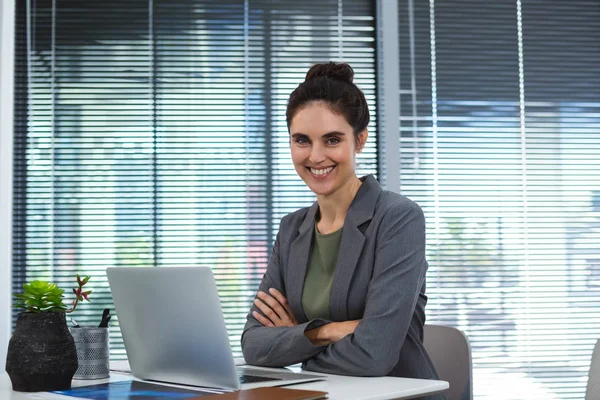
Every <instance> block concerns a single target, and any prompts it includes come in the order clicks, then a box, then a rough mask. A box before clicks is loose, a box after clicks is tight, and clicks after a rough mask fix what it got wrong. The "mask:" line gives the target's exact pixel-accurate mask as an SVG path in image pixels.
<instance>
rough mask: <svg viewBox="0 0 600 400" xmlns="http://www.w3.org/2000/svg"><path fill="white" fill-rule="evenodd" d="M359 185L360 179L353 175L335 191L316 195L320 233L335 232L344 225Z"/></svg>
mask: <svg viewBox="0 0 600 400" xmlns="http://www.w3.org/2000/svg"><path fill="white" fill-rule="evenodd" d="M360 185H362V181H361V180H360V179H358V177H356V176H355V177H354V178H353V179H350V180H349V181H348V182H347V183H346V184H345V185H344V186H342V187H340V188H339V189H338V190H337V191H336V192H335V193H332V194H330V195H328V196H317V202H318V203H319V213H320V218H319V221H318V222H317V229H318V230H319V232H320V233H323V234H327V233H331V232H335V231H337V230H338V229H340V228H341V227H342V226H344V221H345V220H346V215H347V214H348V209H349V208H350V204H352V201H353V200H354V197H355V196H356V193H357V192H358V189H359V188H360Z"/></svg>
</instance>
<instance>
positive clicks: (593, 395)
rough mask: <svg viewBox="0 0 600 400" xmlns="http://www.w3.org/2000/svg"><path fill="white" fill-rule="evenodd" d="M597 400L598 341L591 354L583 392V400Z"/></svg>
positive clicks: (599, 374)
mask: <svg viewBox="0 0 600 400" xmlns="http://www.w3.org/2000/svg"><path fill="white" fill-rule="evenodd" d="M598 399H600V340H598V341H597V342H596V346H595V347H594V351H593V352H592V362H591V363H590V372H589V374H588V383H587V389H586V391H585V400H598Z"/></svg>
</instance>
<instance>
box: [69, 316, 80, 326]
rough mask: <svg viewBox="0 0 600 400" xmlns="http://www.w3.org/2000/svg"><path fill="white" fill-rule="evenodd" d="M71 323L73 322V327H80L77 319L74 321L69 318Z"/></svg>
mask: <svg viewBox="0 0 600 400" xmlns="http://www.w3.org/2000/svg"><path fill="white" fill-rule="evenodd" d="M71 323H72V324H73V328H81V327H80V326H79V324H78V323H77V321H75V320H74V319H73V318H71Z"/></svg>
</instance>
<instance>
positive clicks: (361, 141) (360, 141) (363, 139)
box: [356, 129, 369, 154]
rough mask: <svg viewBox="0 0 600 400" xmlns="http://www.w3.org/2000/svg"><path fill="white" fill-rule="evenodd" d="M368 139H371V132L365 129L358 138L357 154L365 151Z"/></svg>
mask: <svg viewBox="0 0 600 400" xmlns="http://www.w3.org/2000/svg"><path fill="white" fill-rule="evenodd" d="M368 137H369V131H368V130H367V129H365V130H364V131H362V132H361V133H359V134H358V136H357V137H356V153H357V154H358V153H360V152H362V151H363V149H364V148H365V145H366V144H367V138H368Z"/></svg>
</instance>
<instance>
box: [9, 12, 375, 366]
mask: <svg viewBox="0 0 600 400" xmlns="http://www.w3.org/2000/svg"><path fill="white" fill-rule="evenodd" d="M17 18H18V23H17V50H16V51H17V59H16V89H15V90H16V107H15V116H16V119H15V135H16V138H15V203H14V204H15V210H14V263H13V290H14V291H15V292H17V291H19V290H20V288H21V285H22V284H23V283H24V282H25V281H30V280H32V279H48V280H51V281H54V282H56V283H58V284H59V286H61V287H62V288H64V289H66V290H67V294H68V293H69V291H70V288H71V287H72V286H74V284H73V282H74V276H75V274H76V273H80V274H82V275H83V274H87V275H91V276H92V279H91V281H90V283H89V284H88V285H89V286H90V288H91V289H92V290H93V293H92V295H91V300H92V302H91V303H90V304H87V303H86V304H83V305H81V306H80V307H78V309H77V310H76V312H75V313H74V315H73V317H74V318H75V319H76V320H77V322H78V323H79V324H81V325H86V324H92V325H93V324H96V323H98V322H99V318H100V315H101V311H102V309H103V308H105V307H111V308H112V300H111V297H110V292H109V288H108V284H107V281H106V278H105V273H104V270H105V268H107V267H111V266H127V267H137V266H156V267H171V266H209V267H211V268H212V269H213V271H214V273H215V276H216V280H217V285H218V287H219V293H220V296H221V301H222V307H223V310H224V314H225V318H226V323H227V327H228V331H229V334H230V341H231V345H232V348H233V351H234V355H236V356H239V355H240V354H241V351H240V343H239V338H240V335H241V332H242V328H243V325H244V323H245V316H246V313H247V311H248V310H249V307H250V304H251V301H252V298H253V295H254V293H255V291H256V289H257V287H258V283H259V281H260V279H261V278H262V274H263V273H264V270H265V268H266V264H267V259H268V255H269V253H270V248H271V246H272V243H273V240H274V238H275V235H276V232H277V229H278V223H279V219H280V218H281V217H282V216H283V215H285V214H286V213H288V212H291V211H293V210H295V209H297V208H299V207H302V206H307V205H309V204H311V203H312V201H314V196H313V195H312V194H311V193H310V192H309V191H308V189H306V188H305V186H304V184H303V183H302V181H301V180H300V179H299V178H298V177H297V176H296V173H295V171H294V169H293V166H292V163H291V159H290V157H289V148H288V134H287V127H286V123H285V106H286V102H287V98H288V96H289V94H290V93H291V91H292V90H293V89H294V88H295V87H296V85H298V84H299V83H300V82H301V81H302V80H303V79H304V74H305V73H306V71H307V70H308V68H309V67H310V66H311V65H312V64H314V63H317V62H324V61H329V60H344V61H346V62H349V63H351V65H352V66H353V67H354V69H355V72H356V80H355V81H356V83H357V84H358V85H359V87H361V88H362V89H363V91H364V92H365V95H366V98H367V101H368V102H369V106H370V109H371V111H372V121H373V122H372V124H371V126H370V127H369V128H370V135H369V144H368V147H367V149H366V150H365V151H364V152H363V153H362V154H361V155H360V157H359V159H358V170H359V173H360V174H368V173H374V174H376V173H377V155H376V148H377V130H376V126H375V121H376V115H377V114H376V104H375V97H374V96H375V30H374V17H373V5H372V4H371V1H367V0H354V1H351V0H343V1H342V0H319V1H314V0H311V1H304V2H301V3H298V2H288V1H284V0H280V1H279V0H278V1H269V0H263V1H259V0H256V1H253V0H252V1H250V0H246V1H244V0H239V1H232V0H227V1H218V2H215V1H204V0H194V1H192V0H174V1H158V0H149V1H137V0H127V1H106V0H103V1H96V0H89V1H85V2H80V1H68V0H54V1H51V0H28V1H17ZM15 315H16V314H15ZM190 317H191V318H193V316H190ZM113 322H114V325H113ZM111 357H113V358H115V359H118V358H124V357H125V352H124V348H123V344H122V340H121V334H120V331H119V328H118V318H114V319H113V320H112V321H111Z"/></svg>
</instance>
